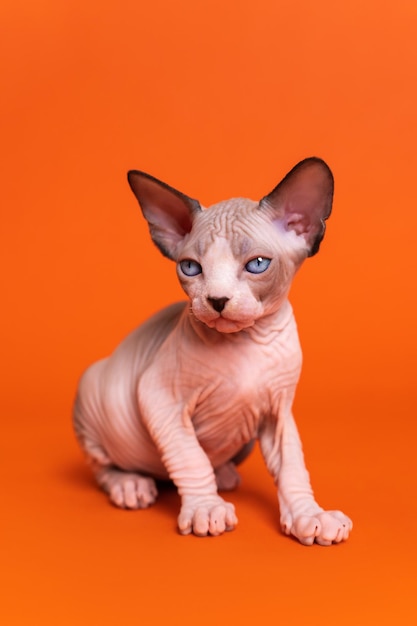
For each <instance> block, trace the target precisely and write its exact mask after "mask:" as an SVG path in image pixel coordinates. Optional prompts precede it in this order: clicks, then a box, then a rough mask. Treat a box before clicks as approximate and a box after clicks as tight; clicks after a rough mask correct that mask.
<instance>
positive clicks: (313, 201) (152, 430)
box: [74, 157, 352, 545]
mask: <svg viewBox="0 0 417 626" xmlns="http://www.w3.org/2000/svg"><path fill="white" fill-rule="evenodd" d="M128 180H129V184H130V186H131V188H132V191H133V193H134V194H135V196H136V198H137V200H138V202H139V204H140V207H141V209H142V212H143V215H144V217H145V219H146V220H147V222H148V225H149V229H150V234H151V237H152V239H153V241H154V242H155V244H156V245H157V246H158V248H159V249H160V250H161V252H162V254H164V255H165V256H167V257H168V258H169V259H172V260H173V261H175V262H176V267H177V275H178V279H179V281H180V283H181V285H182V287H183V289H184V291H185V293H186V294H187V296H188V301H187V302H181V303H176V304H173V305H171V306H168V307H167V308H165V309H163V310H162V311H160V312H159V313H157V314H156V315H154V316H153V317H151V318H150V319H149V320H148V321H146V322H145V323H144V324H142V325H141V326H139V328H137V329H136V330H134V331H133V332H132V333H131V334H130V335H129V336H128V337H127V338H126V339H125V340H124V341H123V342H122V343H121V344H120V346H119V347H118V348H117V349H116V350H115V352H114V353H113V354H112V355H111V356H110V357H108V358H105V359H103V360H101V361H98V362H97V363H95V364H94V365H92V366H91V367H90V368H89V369H87V371H86V372H85V373H84V375H83V376H82V378H81V381H80V384H79V389H78V394H77V398H76V402H75V407H74V425H75V431H76V434H77V437H78V440H79V441H80V443H81V446H82V447H83V449H84V451H85V453H86V454H87V457H88V458H89V460H90V462H91V466H92V468H93V471H94V474H95V477H96V479H97V482H98V484H99V485H100V486H101V488H102V489H103V490H104V491H105V492H106V493H107V494H108V495H109V497H110V500H111V501H112V502H113V503H114V504H115V505H116V506H118V507H121V508H128V509H141V508H146V507H148V506H149V505H151V504H153V503H154V501H155V499H156V497H157V489H156V483H155V479H168V478H169V479H171V480H172V481H173V482H174V483H175V485H176V487H177V489H178V493H179V495H180V497H181V510H180V513H179V517H178V528H179V532H180V533H181V534H183V535H187V534H189V533H194V534H195V535H199V536H205V535H220V534H221V533H223V532H224V531H227V530H232V529H233V528H234V527H235V526H236V524H237V517H236V514H235V509H234V506H233V504H231V503H229V502H227V501H225V500H224V499H223V498H222V497H221V496H220V495H219V493H218V492H219V490H230V489H233V488H235V487H236V486H237V485H238V484H239V480H240V479H239V475H238V473H237V470H236V464H237V463H238V462H239V461H240V460H242V458H244V457H245V456H246V455H247V454H248V453H249V452H250V450H251V447H252V445H253V441H254V440H255V439H258V440H259V444H260V448H261V451H262V454H263V457H264V459H265V463H266V465H267V467H268V470H269V472H270V473H271V474H272V476H273V478H274V481H275V484H276V486H277V491H278V500H279V507H280V516H281V517H280V518H281V527H282V529H283V532H284V533H286V534H288V535H290V534H291V535H293V536H294V537H296V538H297V539H298V540H299V541H300V542H301V543H303V544H305V545H311V544H312V543H314V542H317V543H319V544H321V545H330V544H332V543H339V542H341V541H344V540H346V539H347V538H348V535H349V532H350V530H351V528H352V523H351V521H350V519H349V518H348V517H346V516H345V515H344V514H343V513H341V512H340V511H325V510H323V509H322V508H321V507H320V506H319V505H318V504H317V502H316V501H315V499H314V495H313V492H312V488H311V486H310V480H309V475H308V472H307V470H306V467H305V463H304V458H303V452H302V447H301V442H300V438H299V435H298V431H297V427H296V425H295V422H294V418H293V414H292V403H293V399H294V394H295V389H296V385H297V381H298V378H299V374H300V369H301V350H300V345H299V340H298V335H297V328H296V323H295V320H294V316H293V312H292V308H291V305H290V304H289V301H288V292H289V288H290V285H291V281H292V279H293V277H294V275H295V273H296V272H297V270H298V268H299V267H300V265H301V264H302V262H303V261H304V260H305V259H306V258H307V257H309V256H312V255H314V254H315V253H316V252H317V251H318V249H319V246H320V242H321V240H322V238H323V235H324V231H325V220H326V219H327V218H328V217H329V215H330V212H331V207H332V199H333V176H332V173H331V171H330V169H329V167H328V166H327V165H326V163H325V162H324V161H322V160H321V159H318V158H315V157H312V158H309V159H305V160H304V161H301V162H300V163H298V165H296V166H295V167H294V168H293V169H292V170H291V171H290V172H289V173H288V174H287V175H286V176H285V178H284V179H283V180H282V181H281V182H280V183H279V184H278V185H277V186H276V187H275V188H274V189H273V191H272V192H271V193H269V194H268V195H267V196H265V197H264V198H263V199H262V200H261V201H260V202H254V201H252V200H248V199H242V198H234V199H231V200H227V201H224V202H220V203H218V204H215V205H213V206H211V207H210V208H208V209H205V208H203V207H202V206H201V205H200V204H199V202H198V201H197V200H193V199H192V198H189V197H188V196H186V195H184V194H183V193H181V192H179V191H177V190H176V189H173V188H172V187H170V186H168V185H166V184H165V183H163V182H161V181H159V180H157V179H156V178H153V177H152V176H150V175H148V174H145V173H143V172H139V171H130V172H129V174H128Z"/></svg>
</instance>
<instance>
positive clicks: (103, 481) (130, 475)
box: [96, 467, 158, 509]
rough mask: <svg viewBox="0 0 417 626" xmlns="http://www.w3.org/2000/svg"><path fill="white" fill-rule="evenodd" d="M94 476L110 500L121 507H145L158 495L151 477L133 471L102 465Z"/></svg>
mask: <svg viewBox="0 0 417 626" xmlns="http://www.w3.org/2000/svg"><path fill="white" fill-rule="evenodd" d="M96 478H97V481H98V483H99V485H100V487H101V488H102V489H103V490H104V491H105V492H106V493H107V494H108V495H109V498H110V501H111V502H112V503H113V504H114V505H115V506H117V507H119V508H121V509H146V508H147V507H148V506H150V505H151V504H153V503H154V502H155V500H156V498H157V495H158V491H157V488H156V485H155V481H154V480H153V478H150V477H149V476H142V475H141V474H137V473H135V472H123V471H122V470H118V469H115V468H113V467H104V468H101V469H100V470H98V472H97V474H96Z"/></svg>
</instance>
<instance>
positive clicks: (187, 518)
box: [178, 496, 237, 537]
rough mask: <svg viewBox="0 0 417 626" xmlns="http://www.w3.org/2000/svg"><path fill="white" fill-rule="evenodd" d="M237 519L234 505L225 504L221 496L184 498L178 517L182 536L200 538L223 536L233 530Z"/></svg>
mask: <svg viewBox="0 0 417 626" xmlns="http://www.w3.org/2000/svg"><path fill="white" fill-rule="evenodd" d="M236 524H237V517H236V514H235V508H234V506H233V504H230V503H229V502H225V501H224V500H223V498H221V497H220V496H189V497H188V498H187V497H184V498H183V505H182V508H181V512H180V514H179V517H178V529H179V532H180V533H181V535H189V534H191V533H194V535H197V536H198V537H205V536H207V535H213V536H217V535H221V534H222V533H224V532H225V531H229V530H233V529H234V528H235V526H236Z"/></svg>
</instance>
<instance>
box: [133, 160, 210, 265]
mask: <svg viewBox="0 0 417 626" xmlns="http://www.w3.org/2000/svg"><path fill="white" fill-rule="evenodd" d="M127 179H128V181H129V185H130V187H131V189H132V191H133V193H134V194H135V196H136V199H137V201H138V202H139V205H140V207H141V209H142V213H143V215H144V217H145V219H146V221H147V222H148V224H149V231H150V233H151V237H152V239H153V241H154V243H155V244H156V245H157V246H158V248H159V249H160V251H161V252H162V254H163V255H164V256H166V257H168V258H169V259H172V260H176V253H177V247H178V244H179V243H181V241H182V239H183V238H184V236H185V235H186V234H187V233H189V232H190V230H191V228H192V224H193V214H195V213H196V212H198V211H201V206H200V204H199V202H197V200H193V199H192V198H189V197H188V196H186V195H184V194H183V193H181V192H180V191H177V190H176V189H173V188H172V187H170V186H169V185H166V184H165V183H163V182H161V181H160V180H158V179H157V178H154V177H153V176H150V175H149V174H145V173H144V172H138V171H136V170H131V171H130V172H128V175H127Z"/></svg>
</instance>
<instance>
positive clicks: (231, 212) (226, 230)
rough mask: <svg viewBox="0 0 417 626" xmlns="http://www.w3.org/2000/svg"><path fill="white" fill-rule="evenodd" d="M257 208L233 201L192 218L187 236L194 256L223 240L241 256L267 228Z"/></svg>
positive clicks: (249, 202) (242, 201)
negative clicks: (191, 244) (260, 231)
mask: <svg viewBox="0 0 417 626" xmlns="http://www.w3.org/2000/svg"><path fill="white" fill-rule="evenodd" d="M257 206H258V203H257V202H254V201H253V200H248V199H246V198H233V199H231V200H226V201H225V202H219V203H218V204H214V205H213V206H211V207H209V208H208V209H204V210H203V211H202V212H201V213H199V214H198V215H197V216H196V218H195V222H194V225H193V230H192V235H191V240H192V243H193V244H194V245H195V246H196V248H197V251H198V253H199V254H200V255H204V253H205V252H206V251H207V248H208V247H209V246H211V245H212V244H213V243H214V242H215V241H216V240H218V239H219V238H221V239H227V241H228V243H229V245H230V247H231V248H232V250H233V252H234V254H242V253H243V254H244V253H245V252H246V250H249V249H250V248H251V246H252V245H253V241H254V239H256V237H257V236H258V235H259V230H260V229H262V227H265V226H266V225H267V220H265V218H264V216H263V215H262V212H261V211H258V210H257ZM190 243H191V241H190Z"/></svg>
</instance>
